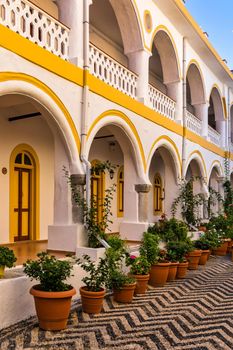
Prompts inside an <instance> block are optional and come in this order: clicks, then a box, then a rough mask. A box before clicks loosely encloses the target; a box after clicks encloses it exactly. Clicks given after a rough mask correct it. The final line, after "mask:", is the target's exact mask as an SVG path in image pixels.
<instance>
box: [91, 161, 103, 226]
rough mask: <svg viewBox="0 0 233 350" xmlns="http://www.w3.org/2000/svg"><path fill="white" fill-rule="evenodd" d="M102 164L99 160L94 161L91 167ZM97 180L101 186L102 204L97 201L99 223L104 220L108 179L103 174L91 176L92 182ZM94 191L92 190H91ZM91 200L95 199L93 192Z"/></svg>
mask: <svg viewBox="0 0 233 350" xmlns="http://www.w3.org/2000/svg"><path fill="white" fill-rule="evenodd" d="M98 163H101V161H100V160H98V159H93V160H92V161H91V167H94V166H95V165H96V164H98ZM94 178H95V179H97V181H98V184H99V185H100V198H97V199H100V203H99V200H97V203H96V204H97V212H98V218H99V222H100V221H101V220H102V218H103V203H104V197H105V182H106V178H105V173H104V172H101V174H100V175H96V174H94V175H91V180H92V179H94ZM91 191H92V188H91ZM97 196H98V197H99V193H98V194H97ZM91 198H93V193H92V192H91Z"/></svg>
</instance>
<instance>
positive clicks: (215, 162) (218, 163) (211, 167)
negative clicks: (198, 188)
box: [210, 159, 224, 175]
mask: <svg viewBox="0 0 233 350" xmlns="http://www.w3.org/2000/svg"><path fill="white" fill-rule="evenodd" d="M215 165H218V166H219V168H220V169H221V172H222V174H224V170H223V167H222V164H221V163H220V161H219V160H217V159H216V160H214V161H213V162H212V164H211V166H210V169H211V172H210V175H211V173H212V171H213V169H214V167H215Z"/></svg>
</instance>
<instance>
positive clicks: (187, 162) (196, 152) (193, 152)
mask: <svg viewBox="0 0 233 350" xmlns="http://www.w3.org/2000/svg"><path fill="white" fill-rule="evenodd" d="M194 154H197V155H198V156H199V157H200V158H201V161H202V165H203V169H204V172H205V176H204V177H205V178H206V179H207V169H206V165H205V161H204V158H203V156H202V154H201V152H200V151H199V150H194V151H192V152H191V153H190V154H189V156H188V158H187V161H186V164H187V166H186V169H185V170H186V171H187V170H188V166H189V164H190V161H189V160H190V159H191V157H192V156H193V155H194Z"/></svg>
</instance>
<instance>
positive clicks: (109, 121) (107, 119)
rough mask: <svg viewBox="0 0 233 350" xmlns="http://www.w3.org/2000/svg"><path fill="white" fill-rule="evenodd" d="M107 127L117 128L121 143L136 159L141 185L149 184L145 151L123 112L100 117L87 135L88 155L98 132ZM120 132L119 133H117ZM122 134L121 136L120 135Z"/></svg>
mask: <svg viewBox="0 0 233 350" xmlns="http://www.w3.org/2000/svg"><path fill="white" fill-rule="evenodd" d="M105 126H110V127H111V126H112V127H115V132H116V134H117V133H118V132H119V137H120V138H121V142H119V143H120V144H121V146H122V148H123V152H124V149H126V148H127V147H130V148H131V150H132V154H133V157H134V163H135V167H136V170H137V174H138V178H139V181H140V183H148V178H147V176H146V173H145V171H146V160H145V155H144V149H143V146H142V142H141V139H140V137H139V135H138V132H137V130H136V128H135V126H134V125H133V123H132V122H131V121H130V119H129V118H128V117H127V116H126V115H125V114H124V113H122V112H120V111H117V110H109V111H106V112H104V113H102V114H101V115H100V116H98V117H97V118H96V119H95V121H94V122H93V124H92V125H91V127H90V128H89V131H88V134H87V143H86V150H85V152H86V154H87V156H88V154H89V152H90V147H91V144H92V142H93V140H94V137H95V135H96V134H97V132H98V131H99V130H100V129H102V128H103V127H105ZM117 131H118V132H117ZM120 134H121V135H120Z"/></svg>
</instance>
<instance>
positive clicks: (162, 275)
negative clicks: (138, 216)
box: [139, 232, 170, 287]
mask: <svg viewBox="0 0 233 350" xmlns="http://www.w3.org/2000/svg"><path fill="white" fill-rule="evenodd" d="M139 251H140V255H141V256H144V257H146V259H147V261H148V262H149V263H150V265H151V269H150V279H149V284H150V285H152V286H153V287H159V286H160V287H161V286H163V285H164V284H165V283H166V281H167V276H168V271H169V265H170V262H167V261H165V259H164V258H165V255H166V253H165V254H164V252H163V251H160V249H159V236H158V235H157V234H154V233H150V232H145V233H144V235H143V239H142V243H141V246H140V249H139Z"/></svg>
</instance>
